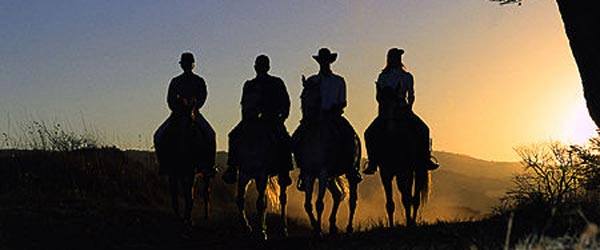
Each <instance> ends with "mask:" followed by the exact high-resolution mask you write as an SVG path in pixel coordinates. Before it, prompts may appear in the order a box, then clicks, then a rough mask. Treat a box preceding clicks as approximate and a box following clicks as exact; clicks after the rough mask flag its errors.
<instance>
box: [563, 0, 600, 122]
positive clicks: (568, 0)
mask: <svg viewBox="0 0 600 250" xmlns="http://www.w3.org/2000/svg"><path fill="white" fill-rule="evenodd" d="M556 2H557V4H558V9H559V12H560V15H561V17H562V20H563V24H564V25H565V32H566V33H567V38H568V39H569V45H570V46H571V52H573V57H574V58H575V63H576V64H577V68H578V69H579V76H580V77H581V83H582V84H583V94H584V96H585V100H586V103H587V108H588V112H589V114H590V116H591V117H592V120H594V122H595V123H596V126H597V127H600V52H599V46H600V39H599V37H600V29H599V26H598V24H600V7H599V6H600V4H598V3H597V2H596V1H591V0H556Z"/></svg>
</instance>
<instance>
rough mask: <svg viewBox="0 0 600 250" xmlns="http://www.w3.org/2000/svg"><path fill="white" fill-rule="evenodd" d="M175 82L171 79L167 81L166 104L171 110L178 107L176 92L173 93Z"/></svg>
mask: <svg viewBox="0 0 600 250" xmlns="http://www.w3.org/2000/svg"><path fill="white" fill-rule="evenodd" d="M174 85H175V82H174V81H173V80H171V82H170V83H169V89H168V90H167V105H168V106H169V109H170V110H171V111H175V110H176V109H177V108H178V100H177V94H176V93H175V89H174V88H175V87H174Z"/></svg>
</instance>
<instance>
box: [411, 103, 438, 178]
mask: <svg viewBox="0 0 600 250" xmlns="http://www.w3.org/2000/svg"><path fill="white" fill-rule="evenodd" d="M411 118H412V119H413V122H414V124H415V126H416V129H417V131H418V132H419V133H418V135H419V139H418V145H419V146H418V147H419V148H418V150H419V151H418V152H419V159H420V161H419V164H423V165H422V166H423V167H425V168H426V169H436V168H438V167H439V164H438V163H436V162H434V161H432V159H431V153H432V152H431V147H430V145H429V139H430V132H429V127H428V126H427V124H426V123H425V121H423V120H422V119H421V118H420V117H419V116H417V115H416V114H414V113H413V114H412V116H411ZM419 167H421V166H419Z"/></svg>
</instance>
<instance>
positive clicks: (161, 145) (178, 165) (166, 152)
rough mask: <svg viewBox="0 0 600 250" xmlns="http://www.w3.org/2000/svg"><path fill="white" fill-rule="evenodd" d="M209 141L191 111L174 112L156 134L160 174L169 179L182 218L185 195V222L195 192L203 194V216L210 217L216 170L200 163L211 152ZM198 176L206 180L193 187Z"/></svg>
mask: <svg viewBox="0 0 600 250" xmlns="http://www.w3.org/2000/svg"><path fill="white" fill-rule="evenodd" d="M184 102H186V103H187V102H190V101H188V100H185V101H184ZM210 140H211V139H210V138H209V136H207V135H205V134H204V133H203V132H202V131H201V129H200V128H199V125H198V122H197V116H196V114H195V112H190V113H189V115H173V114H172V115H171V116H170V117H169V118H168V119H167V120H166V121H165V122H164V123H163V124H162V125H161V126H160V127H159V129H158V130H157V131H156V133H155V135H154V145H155V149H156V155H157V159H158V162H159V174H161V175H167V176H168V178H169V190H170V193H171V203H172V206H173V210H174V212H175V214H176V215H177V216H178V217H181V214H180V213H179V194H180V192H181V193H182V194H183V197H184V202H185V210H184V213H183V219H184V222H186V223H189V222H190V219H191V211H192V207H193V197H194V196H195V195H194V193H193V192H194V191H195V192H198V191H200V193H202V198H203V201H204V218H205V219H208V217H209V210H210V201H209V199H210V194H209V186H210V180H211V178H212V177H213V176H214V173H212V172H211V171H207V170H209V169H200V166H201V165H202V164H203V163H204V161H205V159H206V158H207V157H210V156H209V154H211V153H212V149H211V147H210V144H211V142H210ZM197 178H200V179H202V180H203V181H202V182H201V186H200V188H198V187H196V188H194V184H195V183H197ZM179 189H181V191H179Z"/></svg>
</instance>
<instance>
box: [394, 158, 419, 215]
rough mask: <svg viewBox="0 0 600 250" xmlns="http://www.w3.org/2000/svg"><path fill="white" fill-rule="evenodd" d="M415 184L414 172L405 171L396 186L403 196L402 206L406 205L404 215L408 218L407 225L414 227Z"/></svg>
mask: <svg viewBox="0 0 600 250" xmlns="http://www.w3.org/2000/svg"><path fill="white" fill-rule="evenodd" d="M413 183H414V172H413V171H411V170H407V171H404V172H403V173H402V175H401V176H398V177H396V184H397V185H398V189H399V190H400V193H401V194H402V205H404V215H405V216H406V225H407V226H413V225H414V223H415V220H414V218H413V217H412V213H411V208H412V207H413V205H412V204H413V197H414V195H413V192H412V189H413Z"/></svg>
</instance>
